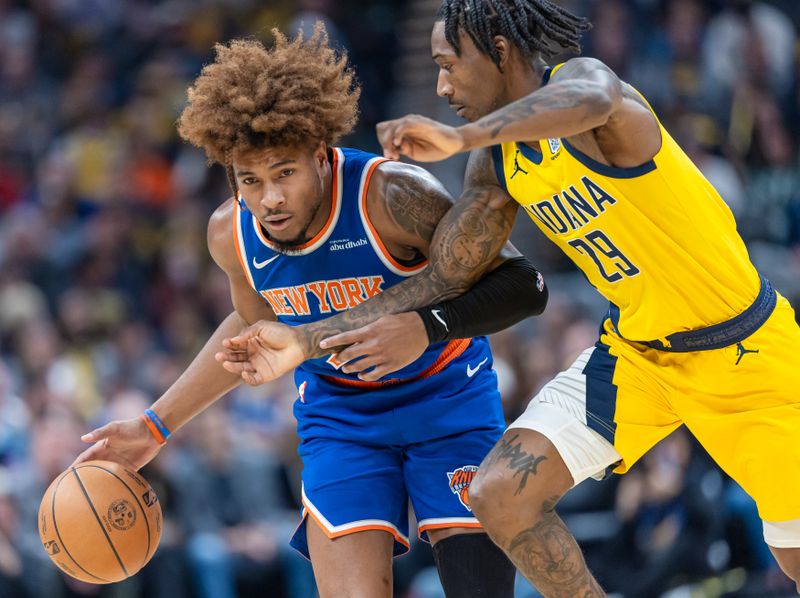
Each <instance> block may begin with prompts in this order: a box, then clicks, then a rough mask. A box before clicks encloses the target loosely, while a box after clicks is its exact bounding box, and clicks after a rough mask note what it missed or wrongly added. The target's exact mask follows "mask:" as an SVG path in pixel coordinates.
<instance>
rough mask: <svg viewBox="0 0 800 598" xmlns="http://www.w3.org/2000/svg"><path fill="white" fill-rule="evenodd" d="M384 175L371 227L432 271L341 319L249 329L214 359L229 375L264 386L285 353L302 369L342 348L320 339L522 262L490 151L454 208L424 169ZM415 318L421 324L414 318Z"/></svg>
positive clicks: (511, 211) (398, 168)
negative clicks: (499, 267)
mask: <svg viewBox="0 0 800 598" xmlns="http://www.w3.org/2000/svg"><path fill="white" fill-rule="evenodd" d="M381 169H386V173H385V175H383V176H381V177H379V178H378V179H377V180H374V181H373V182H372V184H371V191H370V193H372V192H373V191H378V192H379V195H378V197H377V199H378V200H379V201H372V202H371V203H370V205H371V206H372V207H371V208H370V209H369V210H368V213H369V216H370V220H371V221H372V224H373V227H374V228H376V229H377V231H378V233H379V236H380V237H381V239H382V240H383V242H384V245H385V246H386V247H387V249H388V250H389V251H390V253H391V254H392V255H393V256H394V257H396V258H399V259H403V260H413V259H414V258H415V257H419V256H420V255H428V256H429V264H428V267H427V268H426V269H425V270H423V271H422V272H421V273H420V274H417V275H414V276H411V277H409V278H408V279H407V280H405V281H403V282H401V283H400V284H397V285H394V286H392V287H390V288H388V289H385V290H384V291H383V292H381V293H380V294H379V295H377V296H375V297H372V298H371V299H369V300H368V301H365V302H364V303H362V304H360V305H358V306H357V307H354V308H352V309H350V310H348V311H345V312H342V313H340V314H338V315H336V316H333V317H330V318H327V319H324V320H320V321H317V322H314V323H312V324H306V325H302V326H296V327H293V328H289V327H286V326H281V325H278V324H270V323H263V322H260V323H259V324H257V325H255V326H251V327H250V328H248V329H247V330H245V331H244V332H242V333H241V334H240V335H239V336H237V337H234V338H232V339H229V340H228V341H226V343H225V351H222V352H220V353H218V354H217V360H218V361H220V362H222V363H223V366H224V367H225V369H227V370H228V371H231V372H234V373H238V374H240V375H241V376H242V378H243V379H244V380H245V382H247V383H248V384H261V383H263V382H264V381H266V380H270V379H272V378H274V377H276V376H278V375H280V374H282V373H285V372H286V371H288V370H287V369H286V367H285V366H286V364H287V363H288V361H287V359H286V355H287V354H291V355H292V360H294V361H295V363H294V364H293V365H299V363H301V362H302V361H303V360H305V359H310V358H313V357H321V356H323V355H326V354H328V353H331V352H335V351H336V350H337V349H340V348H341V347H337V346H335V345H334V346H331V345H328V346H326V347H325V348H324V349H323V348H321V347H320V341H321V340H322V339H325V338H328V337H331V336H333V335H336V334H339V333H342V332H345V331H350V330H353V329H356V328H360V327H363V326H365V325H367V324H370V323H371V322H374V321H375V320H377V319H379V318H380V317H382V316H384V315H388V314H398V313H400V312H407V311H410V310H413V309H415V308H418V307H423V306H426V305H429V304H431V303H434V302H437V301H441V300H443V299H448V298H451V297H454V296H456V295H459V294H461V293H463V292H465V291H466V290H467V289H469V288H470V287H471V286H472V285H473V284H474V283H475V282H476V281H477V280H478V279H479V278H480V277H481V276H482V275H483V274H484V273H485V272H487V271H488V270H489V269H491V268H494V267H496V266H497V265H499V264H500V263H502V261H503V260H506V259H508V258H511V257H516V256H519V253H518V252H517V251H516V250H515V249H514V248H513V247H512V246H511V245H510V244H508V243H507V239H508V236H509V235H510V233H511V228H512V226H513V223H514V218H515V216H516V211H517V204H516V203H514V202H513V201H512V200H511V199H510V197H509V196H508V195H507V194H506V192H505V191H504V190H503V189H502V188H501V187H500V186H499V185H498V184H497V179H496V178H495V175H494V170H493V168H492V166H491V157H490V154H489V152H488V151H483V150H481V151H479V152H475V155H474V156H473V157H471V159H470V163H469V165H468V172H467V180H466V185H465V187H466V191H465V192H464V194H463V195H462V197H461V199H460V200H459V201H458V202H457V203H456V204H455V205H453V206H452V207H450V208H449V209H448V207H449V206H450V199H449V197H448V196H447V192H446V191H445V190H444V189H443V188H442V187H441V185H440V184H439V183H438V182H437V181H436V179H434V178H433V177H432V176H431V175H430V174H428V173H427V172H425V171H423V170H422V169H419V168H416V167H413V166H408V165H401V164H385V165H382V166H381V167H379V170H381ZM373 185H374V187H373ZM369 201H370V200H369V198H368V202H369ZM434 229H435V232H434ZM501 250H502V252H501ZM410 317H413V318H416V319H417V323H419V324H420V325H421V320H420V318H419V316H418V315H417V314H411V315H410ZM424 334H425V332H424V328H422V332H421V335H422V336H423V337H424ZM276 364H280V366H277V367H276Z"/></svg>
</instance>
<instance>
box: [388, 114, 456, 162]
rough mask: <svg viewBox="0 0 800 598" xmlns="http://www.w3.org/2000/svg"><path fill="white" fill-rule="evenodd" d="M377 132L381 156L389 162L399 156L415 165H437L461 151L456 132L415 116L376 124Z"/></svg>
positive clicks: (438, 123)
mask: <svg viewBox="0 0 800 598" xmlns="http://www.w3.org/2000/svg"><path fill="white" fill-rule="evenodd" d="M377 132H378V141H379V142H380V144H381V147H383V155H384V157H386V158H390V159H392V160H399V159H400V155H401V154H402V155H404V156H408V157H409V158H411V159H412V160H416V161H418V162H438V161H439V160H444V159H446V158H449V157H450V156H452V155H454V154H457V153H458V152H461V151H464V139H463V137H462V135H461V133H460V132H459V129H457V128H455V127H451V126H448V125H444V124H442V123H440V122H436V121H435V120H431V119H430V118H426V117H424V116H418V115H416V114H412V115H409V116H404V117H403V118H398V119H395V120H388V121H385V122H382V123H378V126H377Z"/></svg>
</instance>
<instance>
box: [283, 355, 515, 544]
mask: <svg viewBox="0 0 800 598" xmlns="http://www.w3.org/2000/svg"><path fill="white" fill-rule="evenodd" d="M486 366H487V367H485V368H483V369H482V371H481V372H479V373H478V375H475V376H470V377H468V376H467V375H466V374H465V373H464V372H462V371H461V370H462V369H463V370H464V371H466V367H456V368H452V369H451V368H450V367H448V368H446V370H445V371H443V372H441V373H440V374H437V375H436V376H433V377H432V378H438V377H439V376H442V378H441V379H440V380H429V381H424V382H423V383H420V384H417V383H415V384H414V387H412V388H408V389H405V390H403V389H394V390H392V391H391V392H395V393H403V392H407V393H408V397H407V398H406V399H404V400H402V401H400V402H398V403H396V405H397V407H396V408H389V409H380V410H378V411H370V410H369V405H370V404H373V401H372V400H373V398H374V399H375V401H377V400H379V399H384V397H383V396H378V393H380V394H381V395H384V394H385V391H373V392H354V393H351V394H343V395H341V396H339V397H338V403H339V404H347V402H348V401H353V402H354V403H353V405H354V406H353V410H352V411H351V412H350V413H348V414H345V413H344V412H342V411H337V412H336V414H335V417H334V416H331V417H320V418H318V419H319V422H318V423H309V420H312V421H313V420H315V418H314V417H312V416H309V415H308V412H307V411H303V410H304V409H311V408H313V406H314V403H315V397H316V396H318V393H320V392H337V391H336V390H335V389H332V388H330V386H329V385H327V384H326V383H325V381H324V380H321V379H319V378H317V377H313V378H312V377H310V378H309V379H308V380H307V382H308V383H307V384H306V386H305V387H304V389H303V390H304V399H305V400H304V402H303V403H302V405H297V404H296V406H295V413H296V415H298V420H299V421H300V420H302V425H300V426H299V429H302V430H303V432H304V433H301V434H300V435H301V444H300V448H299V453H300V456H301V458H302V460H303V465H304V469H303V492H302V499H303V520H302V522H301V523H300V526H299V527H298V529H297V531H296V532H295V535H294V537H293V538H292V541H291V545H292V546H293V547H294V548H295V549H296V550H298V551H299V552H300V553H301V554H303V555H304V556H306V557H307V558H308V545H307V540H306V525H307V523H308V520H309V518H310V519H312V520H313V521H314V522H315V523H316V524H317V525H319V526H320V528H321V529H322V530H323V531H324V532H325V534H326V535H327V536H328V537H329V538H337V537H340V536H344V535H347V534H352V533H356V532H359V531H364V530H383V531H386V532H388V533H389V534H391V535H392V536H393V537H394V540H395V545H394V554H395V555H399V554H402V553H404V552H406V551H407V550H408V548H409V539H408V535H409V503H410V505H411V507H412V508H413V509H414V514H415V516H416V520H417V525H418V532H417V533H418V534H419V537H420V538H421V539H423V540H425V541H427V540H428V537H427V532H428V530H431V529H443V528H450V527H466V528H479V527H481V524H480V523H479V522H478V520H477V519H476V518H475V516H474V515H473V514H472V511H471V509H470V506H469V497H468V495H467V490H468V488H469V484H470V481H471V480H472V478H473V477H474V476H475V473H476V472H477V470H478V465H480V463H481V461H482V460H483V458H484V457H485V456H486V455H487V453H488V452H489V451H490V450H491V448H492V447H493V446H494V444H495V443H496V442H497V441H498V440H499V439H500V437H501V436H502V434H503V431H504V429H505V422H504V419H503V412H502V405H501V402H500V395H499V393H498V390H497V377H496V375H495V372H494V371H493V370H492V369H490V368H491V363H487V364H486ZM448 370H450V371H449V372H448ZM301 384H302V382H301ZM330 397H331V395H327V396H326V397H325V398H326V399H330ZM420 397H422V400H420ZM399 398H402V397H399ZM320 402H322V403H323V404H324V403H327V402H328V401H327V400H325V401H320ZM298 409H299V410H300V413H298ZM334 431H335V433H333V432H334ZM315 432H316V433H315ZM304 436H305V437H304Z"/></svg>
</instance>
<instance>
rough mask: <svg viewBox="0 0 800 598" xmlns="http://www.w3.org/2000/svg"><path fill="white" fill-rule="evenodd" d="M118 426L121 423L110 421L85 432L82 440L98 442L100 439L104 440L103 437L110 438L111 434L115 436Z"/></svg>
mask: <svg viewBox="0 0 800 598" xmlns="http://www.w3.org/2000/svg"><path fill="white" fill-rule="evenodd" d="M118 427H119V424H118V423H117V422H110V423H108V424H106V425H105V426H101V427H99V428H96V429H94V430H92V431H91V432H88V433H87V434H84V435H83V436H81V440H82V441H83V442H97V441H98V440H102V439H103V438H108V437H109V436H113V435H114V434H115V433H116V431H117V428H118Z"/></svg>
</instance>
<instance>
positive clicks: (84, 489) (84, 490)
mask: <svg viewBox="0 0 800 598" xmlns="http://www.w3.org/2000/svg"><path fill="white" fill-rule="evenodd" d="M72 473H74V474H75V478H76V479H77V480H78V485H79V486H80V487H81V492H83V495H84V496H85V497H86V502H88V503H89V506H90V507H91V508H92V513H94V518H95V519H97V524H98V525H99V526H100V529H101V530H103V535H105V537H106V540H108V545H109V546H110V547H111V550H112V552H113V553H114V556H115V557H117V562H118V563H119V566H120V567H122V572H123V573H124V574H125V577H128V570H127V569H126V568H125V565H124V564H123V563H122V559H121V558H119V553H118V552H117V549H116V548H115V547H114V543H113V542H112V541H111V536H109V535H108V532H107V531H106V528H105V527H104V526H103V522H102V520H101V519H100V515H98V514H97V510H96V509H95V508H94V503H92V499H91V498H89V493H88V492H86V488H85V487H84V485H83V482H82V481H81V476H79V475H78V470H77V469H75V468H74V467H73V468H72Z"/></svg>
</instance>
